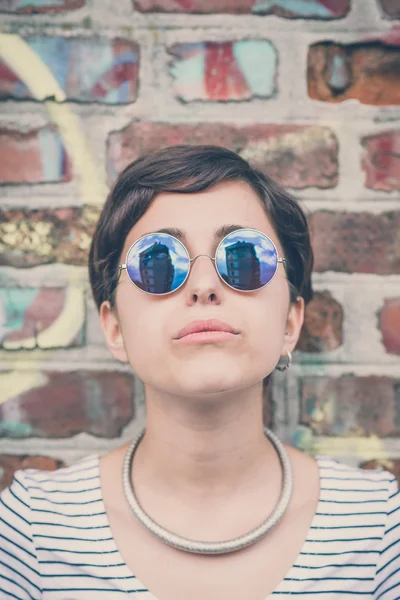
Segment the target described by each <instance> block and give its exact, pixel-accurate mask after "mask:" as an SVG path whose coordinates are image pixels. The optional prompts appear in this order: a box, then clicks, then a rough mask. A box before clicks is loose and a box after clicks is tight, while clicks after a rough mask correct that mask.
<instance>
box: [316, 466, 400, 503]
mask: <svg viewBox="0 0 400 600" xmlns="http://www.w3.org/2000/svg"><path fill="white" fill-rule="evenodd" d="M315 460H316V462H317V463H318V467H319V473H320V485H321V490H325V491H326V492H330V494H328V496H327V497H333V495H334V496H335V498H334V499H335V500H338V496H339V495H343V496H346V498H347V502H352V501H353V502H356V501H357V500H360V501H362V500H363V501H366V500H368V501H371V502H372V501H373V500H374V499H375V500H376V501H377V502H380V503H382V502H386V503H387V504H388V508H389V501H390V500H391V499H392V498H393V497H394V496H396V501H397V502H399V501H400V495H396V494H398V491H399V485H398V482H397V479H396V477H395V475H393V473H392V472H390V471H388V470H386V469H384V468H376V469H363V468H361V467H359V466H358V467H357V466H352V465H349V464H347V463H345V462H342V461H341V460H339V459H337V458H333V457H331V456H327V455H316V456H315ZM335 492H336V494H335ZM343 501H344V500H343Z"/></svg>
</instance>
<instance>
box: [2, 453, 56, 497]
mask: <svg viewBox="0 0 400 600" xmlns="http://www.w3.org/2000/svg"><path fill="white" fill-rule="evenodd" d="M64 466H65V463H64V462H63V461H62V460H57V459H55V458H50V457H49V456H29V455H27V454H24V455H19V456H16V455H14V454H0V491H1V490H3V489H5V488H6V487H8V486H9V485H11V482H12V479H13V476H14V473H15V471H17V470H18V469H40V470H43V471H55V470H56V469H60V468H62V467H64Z"/></svg>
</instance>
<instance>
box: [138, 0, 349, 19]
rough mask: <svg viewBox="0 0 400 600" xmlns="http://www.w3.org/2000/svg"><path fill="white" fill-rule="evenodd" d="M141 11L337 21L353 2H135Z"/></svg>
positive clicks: (334, 0)
mask: <svg viewBox="0 0 400 600" xmlns="http://www.w3.org/2000/svg"><path fill="white" fill-rule="evenodd" d="M133 5H134V7H135V8H136V10H140V11H142V12H181V13H232V14H234V13H236V14H241V13H251V12H253V13H255V14H260V15H271V14H274V15H278V16H280V17H288V18H314V19H318V18H319V19H337V18H339V17H344V16H345V15H346V14H347V12H348V11H349V9H350V0H302V1H301V2H297V3H293V2H290V1H288V2H286V5H287V6H285V4H284V3H283V2H281V1H280V2H278V1H277V2H275V3H274V2H268V3H265V2H259V1H258V0H191V2H188V1H187V0H133Z"/></svg>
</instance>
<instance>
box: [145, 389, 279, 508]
mask: <svg viewBox="0 0 400 600" xmlns="http://www.w3.org/2000/svg"><path fill="white" fill-rule="evenodd" d="M146 404H147V418H146V433H145V436H144V438H143V439H142V441H141V443H140V445H139V447H138V450H137V452H136V455H135V458H134V463H133V472H134V480H137V481H138V482H140V485H142V486H143V485H144V486H145V487H147V488H151V489H152V490H153V492H155V491H156V492H158V493H159V494H160V495H162V497H167V496H176V495H179V497H180V499H181V500H185V501H188V502H191V503H197V502H206V503H207V502H208V503H211V504H212V503H213V502H221V501H223V500H224V498H226V499H228V498H229V499H230V500H232V498H233V497H234V496H235V495H236V494H237V495H243V494H246V493H247V492H249V493H251V491H252V490H254V487H255V486H257V484H258V482H259V481H260V479H261V478H262V480H263V482H265V481H267V480H268V478H271V479H272V481H271V483H272V487H276V484H277V483H278V481H277V480H278V479H279V478H280V465H279V460H278V457H277V455H276V451H275V450H274V448H273V446H272V444H271V443H270V442H269V441H268V440H267V439H266V437H265V435H264V432H263V423H262V392H261V389H260V388H259V387H258V386H257V388H252V389H247V390H241V391H239V392H236V393H235V394H232V393H231V394H230V395H229V397H227V396H225V395H223V394H220V395H219V397H216V396H214V397H213V398H212V399H210V398H209V397H208V398H207V399H206V400H204V398H203V399H199V398H193V397H189V398H183V397H181V396H180V397H176V396H168V397H166V396H165V395H160V394H159V393H158V392H156V391H154V390H153V389H151V390H146ZM278 485H279V484H278Z"/></svg>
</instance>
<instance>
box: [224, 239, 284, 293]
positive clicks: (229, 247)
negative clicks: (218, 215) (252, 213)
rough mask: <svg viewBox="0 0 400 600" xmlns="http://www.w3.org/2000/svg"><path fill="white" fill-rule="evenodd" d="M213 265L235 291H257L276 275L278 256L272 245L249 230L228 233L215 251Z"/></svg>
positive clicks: (269, 241)
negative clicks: (214, 264)
mask: <svg viewBox="0 0 400 600" xmlns="http://www.w3.org/2000/svg"><path fill="white" fill-rule="evenodd" d="M215 258H216V265H217V268H218V271H219V273H220V275H221V277H222V279H224V281H226V283H227V284H228V285H230V286H232V287H234V288H236V289H238V290H246V291H250V290H257V289H259V288H261V287H263V286H264V285H266V284H267V283H269V282H270V281H271V279H272V278H273V276H274V275H275V273H276V269H277V265H278V256H277V252H276V248H275V246H274V244H273V242H272V241H271V240H270V239H269V238H268V237H267V236H266V235H264V234H262V233H260V232H258V231H254V230H252V229H246V230H244V229H240V230H238V231H234V232H233V233H230V234H229V235H228V236H227V237H226V238H225V239H223V240H222V242H221V244H220V245H219V247H218V249H217V254H216V257H215Z"/></svg>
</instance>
